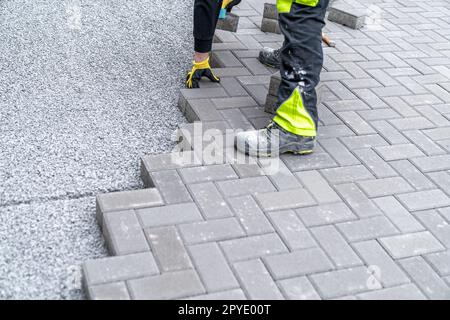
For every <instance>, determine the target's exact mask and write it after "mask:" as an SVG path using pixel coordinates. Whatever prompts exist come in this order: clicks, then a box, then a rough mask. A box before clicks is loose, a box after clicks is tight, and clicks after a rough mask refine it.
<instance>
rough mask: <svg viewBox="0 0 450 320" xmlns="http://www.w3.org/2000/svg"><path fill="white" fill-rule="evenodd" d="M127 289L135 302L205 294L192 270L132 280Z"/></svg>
mask: <svg viewBox="0 0 450 320" xmlns="http://www.w3.org/2000/svg"><path fill="white" fill-rule="evenodd" d="M128 287H129V290H130V293H131V296H132V298H133V299H136V300H166V299H180V298H185V297H189V296H193V295H198V294H202V293H204V292H205V289H204V288H203V286H202V283H201V281H200V279H199V278H198V275H197V274H196V273H195V271H193V270H185V271H177V272H169V273H164V274H161V275H158V276H153V277H145V278H140V279H133V280H130V281H128Z"/></svg>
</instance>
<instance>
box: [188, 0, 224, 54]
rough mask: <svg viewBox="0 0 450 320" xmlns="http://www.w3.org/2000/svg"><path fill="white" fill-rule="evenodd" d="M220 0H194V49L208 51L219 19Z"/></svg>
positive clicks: (199, 51)
mask: <svg viewBox="0 0 450 320" xmlns="http://www.w3.org/2000/svg"><path fill="white" fill-rule="evenodd" d="M221 8H222V0H195V2H194V41H195V42H194V50H195V52H198V53H209V52H210V51H211V48H212V42H213V38H214V32H215V31H216V25H217V20H218V19H219V14H220V9H221Z"/></svg>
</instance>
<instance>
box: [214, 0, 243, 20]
mask: <svg viewBox="0 0 450 320" xmlns="http://www.w3.org/2000/svg"><path fill="white" fill-rule="evenodd" d="M239 3H241V0H223V2H222V10H220V16H219V19H225V18H226V16H227V12H231V10H232V9H233V7H234V6H236V5H238V4H239Z"/></svg>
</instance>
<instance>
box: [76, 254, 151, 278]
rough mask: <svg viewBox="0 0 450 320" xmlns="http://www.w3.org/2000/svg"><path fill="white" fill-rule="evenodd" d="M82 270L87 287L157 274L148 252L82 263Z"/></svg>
mask: <svg viewBox="0 0 450 320" xmlns="http://www.w3.org/2000/svg"><path fill="white" fill-rule="evenodd" d="M83 268H84V276H85V281H86V284H87V285H88V286H93V285H97V284H104V283H110V282H117V281H123V280H128V279H133V278H141V277H145V276H151V275H154V274H158V273H159V270H158V267H157V266H156V262H155V259H154V258H153V255H152V254H151V253H150V252H143V253H135V254H129V255H125V256H117V257H108V258H102V259H97V260H90V261H87V262H85V263H84V266H83Z"/></svg>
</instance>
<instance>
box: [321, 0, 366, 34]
mask: <svg viewBox="0 0 450 320" xmlns="http://www.w3.org/2000/svg"><path fill="white" fill-rule="evenodd" d="M366 16H367V13H366V10H364V9H361V8H355V7H354V6H352V5H351V4H348V3H346V2H343V1H339V0H338V1H335V2H333V3H332V4H330V7H329V14H328V20H330V21H332V22H336V23H339V24H341V25H344V26H346V27H349V28H352V29H355V30H357V29H360V28H361V27H362V26H363V25H364V22H365V20H366Z"/></svg>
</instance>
